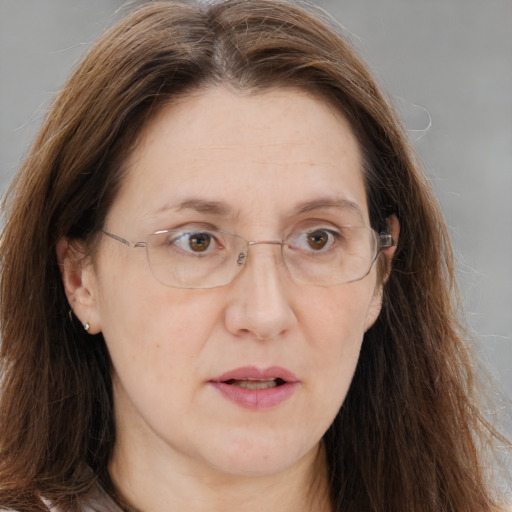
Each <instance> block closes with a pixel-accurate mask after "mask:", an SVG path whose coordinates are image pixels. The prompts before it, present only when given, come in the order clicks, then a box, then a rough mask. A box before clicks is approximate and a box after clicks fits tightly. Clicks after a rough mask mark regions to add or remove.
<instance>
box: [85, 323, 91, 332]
mask: <svg viewBox="0 0 512 512" xmlns="http://www.w3.org/2000/svg"><path fill="white" fill-rule="evenodd" d="M90 328H91V324H90V323H89V322H85V324H84V329H85V330H86V331H88V330H89V329H90Z"/></svg>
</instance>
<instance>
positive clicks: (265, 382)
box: [233, 379, 277, 389]
mask: <svg viewBox="0 0 512 512" xmlns="http://www.w3.org/2000/svg"><path fill="white" fill-rule="evenodd" d="M233 385H234V386H238V387H239V388H244V389H270V388H275V387H276V386H277V382H276V381H275V380H274V379H259V380H255V379H247V380H235V381H233Z"/></svg>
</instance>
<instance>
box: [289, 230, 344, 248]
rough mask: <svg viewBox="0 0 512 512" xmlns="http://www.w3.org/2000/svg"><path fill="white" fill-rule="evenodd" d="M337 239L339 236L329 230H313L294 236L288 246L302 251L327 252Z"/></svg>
mask: <svg viewBox="0 0 512 512" xmlns="http://www.w3.org/2000/svg"><path fill="white" fill-rule="evenodd" d="M337 238H339V234H338V233H336V232H335V231H332V230H330V229H315V230H312V231H306V232H304V233H299V234H298V235H297V236H294V237H293V238H292V241H291V243H290V246H291V247H292V248H294V249H298V250H303V251H313V252H321V251H327V250H329V249H330V248H331V247H332V246H333V245H334V244H335V243H336V239H337Z"/></svg>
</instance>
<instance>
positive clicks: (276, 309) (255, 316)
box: [225, 244, 296, 340]
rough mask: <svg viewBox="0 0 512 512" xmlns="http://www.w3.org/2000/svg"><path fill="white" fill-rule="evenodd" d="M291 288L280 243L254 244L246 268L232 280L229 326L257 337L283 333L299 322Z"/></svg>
mask: <svg viewBox="0 0 512 512" xmlns="http://www.w3.org/2000/svg"><path fill="white" fill-rule="evenodd" d="M291 292H292V290H291V288H290V278H289V276H288V275H287V271H286V269H285V267H284V265H283V263H282V261H281V254H280V249H279V245H277V244H276V245H272V244H271V245H266V244H262V245H255V246H251V251H250V254H249V255H248V258H247V262H246V263H245V266H244V268H243V270H242V271H241V272H240V274H238V276H237V277H236V278H235V280H234V281H233V282H232V284H231V295H230V300H229V303H228V306H227V308H226V312H225V324H226V328H227V330H228V331H229V332H231V333H232V334H234V335H235V336H237V337H242V338H254V339H257V340H272V339H276V338H278V337H280V336H282V335H283V334H284V333H286V332H287V331H289V330H290V329H291V328H292V327H293V325H294V323H295V322H296V316H295V312H294V310H293V304H292V301H291Z"/></svg>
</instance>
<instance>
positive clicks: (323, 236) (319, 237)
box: [307, 231, 329, 251]
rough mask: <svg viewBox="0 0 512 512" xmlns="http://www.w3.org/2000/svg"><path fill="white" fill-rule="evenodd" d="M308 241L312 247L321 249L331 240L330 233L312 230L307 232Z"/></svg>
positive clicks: (316, 249) (317, 249)
mask: <svg viewBox="0 0 512 512" xmlns="http://www.w3.org/2000/svg"><path fill="white" fill-rule="evenodd" d="M307 241H308V245H309V246H310V247H311V249H314V250H315V251H319V250H321V249H323V248H324V247H325V246H326V245H327V243H328V242H329V234H328V233H326V232H325V231H311V232H310V233H308V234H307Z"/></svg>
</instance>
